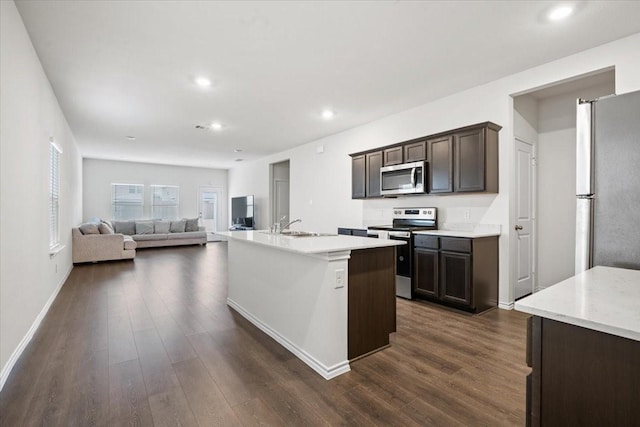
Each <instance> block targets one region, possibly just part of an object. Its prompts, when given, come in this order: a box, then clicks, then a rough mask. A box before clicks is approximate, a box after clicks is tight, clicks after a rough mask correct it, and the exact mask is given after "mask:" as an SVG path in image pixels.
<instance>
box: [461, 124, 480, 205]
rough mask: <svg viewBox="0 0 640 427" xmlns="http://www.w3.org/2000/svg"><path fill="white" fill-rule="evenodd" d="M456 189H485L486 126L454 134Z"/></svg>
mask: <svg viewBox="0 0 640 427" xmlns="http://www.w3.org/2000/svg"><path fill="white" fill-rule="evenodd" d="M453 151H454V153H455V166H454V170H455V179H454V188H453V189H454V191H456V192H464V191H484V189H485V185H484V173H485V164H484V155H485V150H484V128H482V129H475V130H471V131H467V132H461V133H457V134H455V135H454V150H453Z"/></svg>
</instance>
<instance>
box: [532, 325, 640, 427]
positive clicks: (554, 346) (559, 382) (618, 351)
mask: <svg viewBox="0 0 640 427" xmlns="http://www.w3.org/2000/svg"><path fill="white" fill-rule="evenodd" d="M639 360H640V341H635V340H632V339H628V338H624V337H620V336H616V335H612V334H607V333H604V332H599V331H595V330H592V329H587V328H583V327H580V326H576V325H571V324H568V323H563V322H558V321H556V320H551V319H547V318H542V317H539V316H533V317H531V318H529V323H528V325H527V365H528V366H530V367H531V368H532V370H531V374H529V375H528V376H527V382H526V387H527V399H526V403H527V414H526V425H527V426H581V427H582V426H616V427H619V426H637V425H640V363H638V361H639Z"/></svg>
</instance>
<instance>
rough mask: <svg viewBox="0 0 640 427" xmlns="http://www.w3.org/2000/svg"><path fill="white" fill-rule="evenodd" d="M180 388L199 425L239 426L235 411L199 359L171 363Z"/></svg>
mask: <svg viewBox="0 0 640 427" xmlns="http://www.w3.org/2000/svg"><path fill="white" fill-rule="evenodd" d="M173 367H174V369H175V371H176V375H177V376H178V380H180V384H181V385H182V390H183V391H184V394H185V396H186V398H187V401H188V402H189V406H190V407H191V410H192V411H193V413H194V415H195V417H196V420H197V421H198V423H199V424H200V425H201V426H239V425H241V423H240V420H238V418H237V416H236V414H235V412H234V411H233V409H232V408H231V406H230V405H229V403H228V402H227V400H226V399H225V397H224V395H223V394H222V392H221V391H220V389H219V388H218V386H217V385H216V383H215V382H214V381H213V379H212V378H211V376H210V375H209V372H208V371H207V368H205V366H204V365H203V364H202V362H201V361H200V359H190V360H186V361H183V362H178V363H175V364H174V365H173Z"/></svg>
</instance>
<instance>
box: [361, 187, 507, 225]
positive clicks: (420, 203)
mask: <svg viewBox="0 0 640 427" xmlns="http://www.w3.org/2000/svg"><path fill="white" fill-rule="evenodd" d="M495 197H496V194H479V195H462V196H420V197H402V198H397V199H390V198H385V199H376V200H366V201H364V203H363V207H362V223H363V224H362V226H363V227H369V226H373V225H387V224H391V222H392V218H391V216H392V210H393V208H394V207H405V208H410V207H436V208H437V209H438V228H440V229H445V230H466V231H470V230H474V229H476V227H477V226H478V225H482V224H480V223H481V221H482V219H483V218H484V216H485V214H486V213H487V210H488V209H489V207H490V206H491V203H492V202H493V201H494V199H495Z"/></svg>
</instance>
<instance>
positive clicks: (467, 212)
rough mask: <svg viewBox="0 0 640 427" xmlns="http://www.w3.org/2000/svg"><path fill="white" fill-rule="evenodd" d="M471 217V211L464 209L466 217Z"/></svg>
mask: <svg viewBox="0 0 640 427" xmlns="http://www.w3.org/2000/svg"><path fill="white" fill-rule="evenodd" d="M469 218H471V211H470V210H469V209H465V211H464V219H469Z"/></svg>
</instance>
